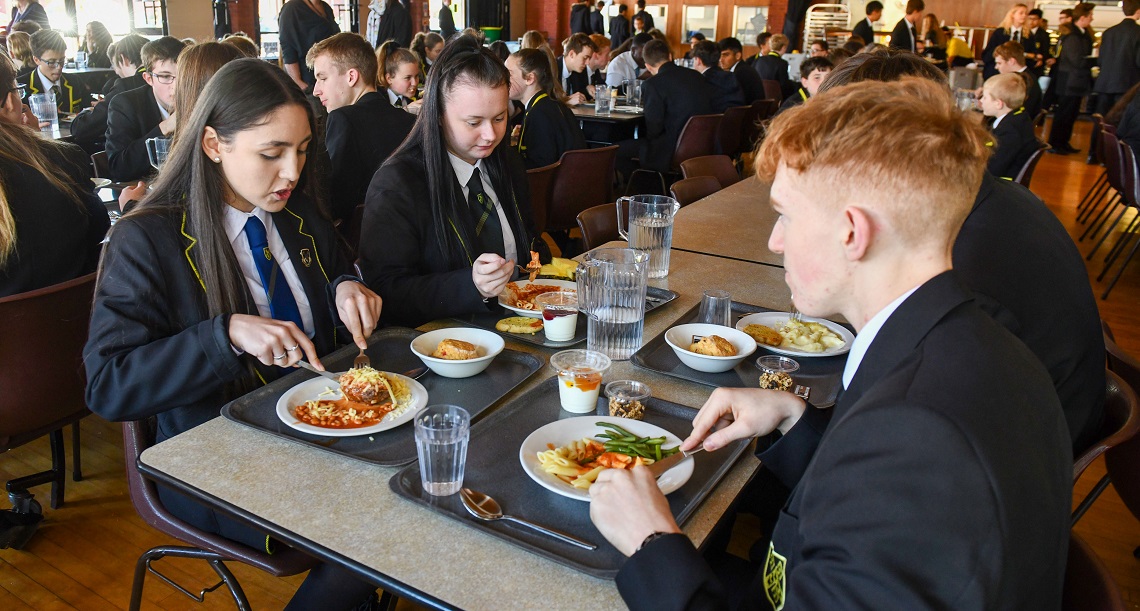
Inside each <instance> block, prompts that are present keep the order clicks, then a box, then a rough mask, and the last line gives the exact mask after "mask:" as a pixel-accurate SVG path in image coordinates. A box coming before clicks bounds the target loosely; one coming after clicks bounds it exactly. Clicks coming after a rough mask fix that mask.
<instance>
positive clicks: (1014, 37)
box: [1013, 30, 1021, 42]
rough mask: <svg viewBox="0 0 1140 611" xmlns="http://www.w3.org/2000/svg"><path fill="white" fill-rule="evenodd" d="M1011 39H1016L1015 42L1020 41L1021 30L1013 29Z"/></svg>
mask: <svg viewBox="0 0 1140 611" xmlns="http://www.w3.org/2000/svg"><path fill="white" fill-rule="evenodd" d="M1013 39H1014V40H1016V41H1017V42H1021V30H1014V31H1013Z"/></svg>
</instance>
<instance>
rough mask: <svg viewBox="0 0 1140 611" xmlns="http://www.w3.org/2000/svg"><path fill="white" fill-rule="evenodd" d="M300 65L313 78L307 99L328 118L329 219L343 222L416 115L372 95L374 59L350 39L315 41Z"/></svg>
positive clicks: (361, 43)
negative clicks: (314, 101) (317, 103)
mask: <svg viewBox="0 0 1140 611" xmlns="http://www.w3.org/2000/svg"><path fill="white" fill-rule="evenodd" d="M305 63H306V64H307V65H308V66H309V69H310V70H312V72H313V75H314V78H315V84H314V86H313V95H315V96H316V97H317V98H318V99H319V100H320V101H321V104H322V105H324V107H325V109H326V110H328V113H329V115H328V118H327V119H325V148H326V149H327V150H328V154H329V162H330V164H331V166H332V171H331V172H330V173H329V176H328V178H327V183H326V184H327V187H326V189H325V192H326V193H327V194H328V196H329V201H328V203H329V211H330V212H331V213H332V217H333V220H338V219H339V220H347V219H349V218H351V216H352V211H353V210H354V209H355V208H356V207H357V206H359V205H361V204H363V203H364V194H365V193H366V192H367V191H368V183H369V182H370V181H371V180H372V175H373V174H375V173H376V170H377V169H378V168H379V167H380V165H381V164H382V163H384V160H385V159H387V158H388V156H389V155H391V154H392V151H395V150H396V147H398V146H400V143H401V142H403V141H404V138H406V137H407V136H408V133H409V132H411V131H412V125H415V123H416V116H415V115H413V114H411V113H408V112H404V111H403V110H400V109H399V108H396V107H395V106H392V105H391V104H389V103H388V100H387V96H386V95H385V94H384V93H381V92H377V91H376V68H377V65H376V54H375V53H374V52H373V51H372V45H370V44H368V42H367V41H366V40H364V39H363V38H361V37H360V36H358V35H356V34H352V33H349V32H341V33H339V34H334V35H333V36H330V37H329V38H326V39H324V40H322V41H320V42H318V43H317V44H315V45H313V46H312V47H311V48H310V49H309V54H308V55H307V56H306V58H305Z"/></svg>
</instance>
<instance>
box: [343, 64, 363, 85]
mask: <svg viewBox="0 0 1140 611" xmlns="http://www.w3.org/2000/svg"><path fill="white" fill-rule="evenodd" d="M345 74H346V75H347V76H348V86H349V87H355V86H356V84H357V83H359V82H360V71H359V70H357V69H356V68H349V69H348V72H346V73H345Z"/></svg>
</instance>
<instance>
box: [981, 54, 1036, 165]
mask: <svg viewBox="0 0 1140 611" xmlns="http://www.w3.org/2000/svg"><path fill="white" fill-rule="evenodd" d="M1024 101H1025V79H1023V78H1021V76H1020V75H1017V74H999V75H997V76H991V77H990V78H989V80H987V81H986V83H985V85H983V86H982V97H981V100H980V106H981V107H982V113H983V114H985V115H986V116H987V117H993V119H994V124H993V127H992V129H993V132H994V139H993V141H991V142H988V143H986V144H987V145H988V146H990V147H992V148H993V149H994V155H993V157H990V160H989V163H988V164H987V165H986V167H987V169H988V170H989V171H990V174H993V175H994V176H997V177H998V178H1005V179H1007V180H1014V179H1016V178H1017V175H1018V173H1020V172H1021V168H1022V166H1024V165H1025V162H1026V161H1029V158H1030V157H1031V156H1032V155H1033V153H1034V152H1035V151H1036V150H1037V149H1038V147H1039V144H1040V143H1039V142H1038V140H1037V135H1036V134H1035V133H1034V132H1033V119H1031V118H1030V115H1029V113H1027V112H1025V108H1024V107H1023V106H1022V103H1023V102H1024Z"/></svg>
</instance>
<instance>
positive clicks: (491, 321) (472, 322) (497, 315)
mask: <svg viewBox="0 0 1140 611" xmlns="http://www.w3.org/2000/svg"><path fill="white" fill-rule="evenodd" d="M645 296H646V300H645V313H646V314H648V313H650V312H652V311H653V310H656V309H657V308H659V307H661V306H663V305H665V304H667V303H669V302H670V301H673V300H674V299H676V298H677V293H674V292H673V291H670V290H668V289H659V288H657V287H653V286H651V287H649V288H648V290H647V291H646V292H645ZM510 316H521V314H517V313H515V312H512V311H511V310H508V309H506V308H500V309H499V310H498V311H495V312H490V311H488V312H479V313H476V314H468V315H466V316H457V317H455V318H454V319H453V320H456V321H459V322H461V323H463V324H465V325H468V326H472V327H478V328H480V329H486V330H488V331H494V332H495V333H498V334H499V335H502V336H503V337H509V338H511V339H517V340H519V341H523V342H527V343H531V344H537V345H539V346H546V347H547V348H568V347H570V346H575V345H577V344H581V343H582V342H584V341H586V317H585V316H582V315H579V316H578V327H577V328H576V329H575V330H574V339H569V340H566V341H564V342H554V341H550V340H548V339H546V332H545V331H539V332H538V333H533V334H532V333H506V332H504V331H499V330H498V329H496V328H495V323H497V322H499V321H500V320H502V319H504V318H507V317H510Z"/></svg>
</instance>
